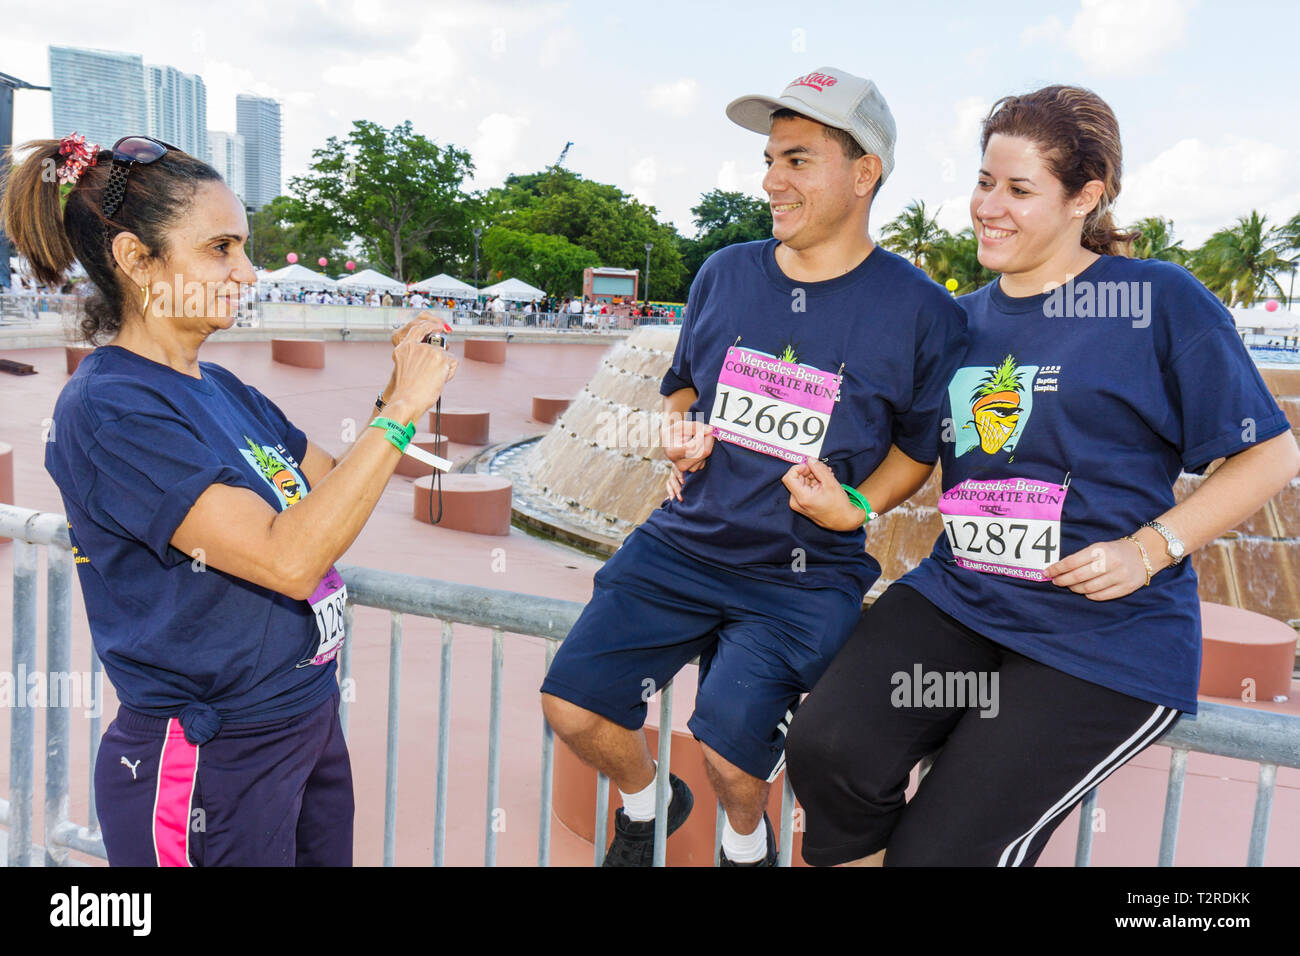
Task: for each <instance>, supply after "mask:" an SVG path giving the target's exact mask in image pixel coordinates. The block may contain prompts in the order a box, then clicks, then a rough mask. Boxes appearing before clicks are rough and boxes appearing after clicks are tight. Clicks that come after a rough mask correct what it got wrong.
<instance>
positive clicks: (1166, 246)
mask: <svg viewBox="0 0 1300 956" xmlns="http://www.w3.org/2000/svg"><path fill="white" fill-rule="evenodd" d="M1128 231H1129V232H1136V233H1138V237H1137V239H1136V240H1134V242H1133V258H1134V259H1163V260H1164V261H1165V262H1177V263H1179V264H1180V265H1181V264H1183V263H1185V262H1187V257H1188V255H1189V253H1188V251H1187V250H1186V249H1184V248H1183V243H1182V241H1181V240H1179V241H1174V224H1173V222H1172V221H1171V220H1169V219H1165V218H1164V217H1163V216H1147V217H1146V218H1145V219H1139V220H1138V221H1137V222H1135V223H1134V224H1133V225H1131V226H1129V228H1128Z"/></svg>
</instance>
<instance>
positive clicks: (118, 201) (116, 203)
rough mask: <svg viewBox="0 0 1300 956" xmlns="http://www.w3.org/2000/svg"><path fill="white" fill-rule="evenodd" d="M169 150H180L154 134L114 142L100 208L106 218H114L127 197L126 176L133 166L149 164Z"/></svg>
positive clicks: (128, 137) (124, 138) (126, 137)
mask: <svg viewBox="0 0 1300 956" xmlns="http://www.w3.org/2000/svg"><path fill="white" fill-rule="evenodd" d="M168 150H174V151H176V152H180V150H179V149H177V148H176V147H175V146H172V145H171V144H170V143H164V142H163V141H162V140H160V139H154V138H153V137H152V136H123V137H122V138H121V139H119V140H118V141H117V142H116V143H114V144H113V168H112V170H110V171H109V174H108V185H107V186H105V187H104V201H103V202H102V203H101V205H100V209H101V210H102V211H103V213H104V217H105V218H106V219H112V218H113V216H115V215H116V214H117V211H118V210H119V209H121V208H122V202H123V200H125V199H126V177H127V176H128V175H130V172H131V167H132V166H148V165H149V164H150V163H155V162H157V161H158V160H160V159H162V158H163V157H164V156H166V155H167V152H168Z"/></svg>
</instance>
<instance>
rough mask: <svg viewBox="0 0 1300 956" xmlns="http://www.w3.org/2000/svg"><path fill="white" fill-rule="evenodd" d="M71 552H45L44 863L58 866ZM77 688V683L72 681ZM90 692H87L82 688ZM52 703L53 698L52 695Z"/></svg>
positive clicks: (64, 814) (64, 784) (67, 738)
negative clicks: (56, 697) (56, 698)
mask: <svg viewBox="0 0 1300 956" xmlns="http://www.w3.org/2000/svg"><path fill="white" fill-rule="evenodd" d="M72 567H73V565H72V553H71V552H70V551H65V550H63V549H62V548H56V547H47V548H46V549H45V574H46V577H45V601H46V604H45V687H46V698H45V865H46V866H64V865H66V864H67V862H68V850H67V847H63V846H59V844H58V842H57V841H58V837H57V834H58V831H59V828H60V827H61V826H62V825H63V824H64V823H66V822H67V820H68V770H69V762H70V761H69V756H68V751H69V749H70V747H71V744H72V729H71V723H70V717H71V713H72V701H71V700H68V699H67V698H68V696H69V695H70V692H71V690H72V686H73V677H74V675H73V674H72V632H71V622H72V616H71V612H70V610H69V596H70V593H71V583H72ZM77 684H78V685H80V680H78V681H77ZM86 690H89V691H90V692H91V693H93V690H92V689H90V688H87V689H86ZM56 695H57V696H58V698H59V699H58V700H55V696H56Z"/></svg>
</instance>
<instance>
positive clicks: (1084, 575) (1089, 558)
mask: <svg viewBox="0 0 1300 956" xmlns="http://www.w3.org/2000/svg"><path fill="white" fill-rule="evenodd" d="M1153 567H1154V566H1153ZM1045 573H1046V574H1047V576H1048V577H1049V578H1051V579H1052V583H1053V584H1055V585H1057V586H1059V587H1068V588H1069V589H1070V590H1071V591H1073V592H1074V593H1075V594H1082V595H1083V596H1084V597H1086V598H1087V599H1088V600H1089V601H1113V600H1115V598H1122V597H1125V596H1126V595H1129V594H1132V593H1133V592H1134V591H1136V590H1137V589H1138V588H1140V587H1142V586H1143V585H1144V584H1146V580H1147V569H1146V567H1145V566H1144V565H1143V564H1142V555H1141V553H1140V552H1139V551H1138V547H1137V545H1136V544H1134V543H1133V542H1132V541H1129V540H1128V539H1127V538H1121V539H1120V540H1118V541H1099V542H1097V543H1096V544H1090V545H1088V547H1086V548H1084V549H1082V550H1080V551H1076V552H1074V554H1071V555H1069V556H1068V557H1064V558H1062V559H1061V560H1060V561H1057V562H1056V563H1055V564H1053V565H1050V566H1049V567H1048V568H1047V570H1046V572H1045Z"/></svg>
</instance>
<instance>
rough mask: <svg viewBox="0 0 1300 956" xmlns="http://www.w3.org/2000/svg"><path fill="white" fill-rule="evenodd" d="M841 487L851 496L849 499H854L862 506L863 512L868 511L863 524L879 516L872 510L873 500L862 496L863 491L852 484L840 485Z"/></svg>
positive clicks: (856, 503) (855, 502) (853, 500)
mask: <svg viewBox="0 0 1300 956" xmlns="http://www.w3.org/2000/svg"><path fill="white" fill-rule="evenodd" d="M840 487H841V488H843V489H844V493H845V494H847V495H848V496H849V500H850V501H852V502H853V503H854V504H855V505H857V506H858V507H859V508H861V509H862V510H863V512H865V513H866V517H865V518H863V519H862V523H863V524H866V523H867V522H869V521H870V520H871V519H872V518H877V517H879V515H877V514H876V513H875V512H874V511H872V510H871V502H870V501H868V500H867V499H866V498H864V497H863V496H862V492H860V491H858V489H856V488H854V487H852V486H851V485H840Z"/></svg>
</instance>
